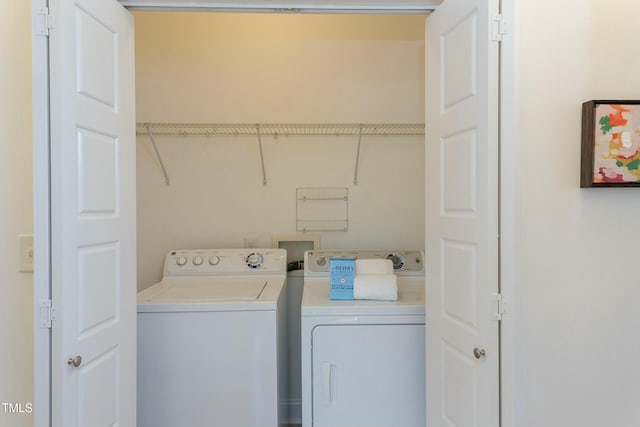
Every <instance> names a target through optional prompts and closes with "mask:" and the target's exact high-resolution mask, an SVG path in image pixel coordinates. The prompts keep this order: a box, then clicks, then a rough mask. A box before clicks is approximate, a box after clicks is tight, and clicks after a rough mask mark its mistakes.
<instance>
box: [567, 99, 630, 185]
mask: <svg viewBox="0 0 640 427" xmlns="http://www.w3.org/2000/svg"><path fill="white" fill-rule="evenodd" d="M580 187H582V188H590V187H640V101H595V100H594V101H589V102H585V103H584V104H582V166H581V168H580Z"/></svg>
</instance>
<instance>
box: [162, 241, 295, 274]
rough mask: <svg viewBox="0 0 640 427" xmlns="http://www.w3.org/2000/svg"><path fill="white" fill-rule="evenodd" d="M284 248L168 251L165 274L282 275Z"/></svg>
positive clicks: (284, 271) (285, 269)
mask: <svg viewBox="0 0 640 427" xmlns="http://www.w3.org/2000/svg"><path fill="white" fill-rule="evenodd" d="M286 264H287V253H286V251H285V250H284V249H253V248H252V249H184V250H173V251H170V252H169V253H168V254H167V256H166V258H165V261H164V275H165V277H170V276H210V275H225V274H229V275H231V274H242V275H244V274H285V273H286V272H287V265H286Z"/></svg>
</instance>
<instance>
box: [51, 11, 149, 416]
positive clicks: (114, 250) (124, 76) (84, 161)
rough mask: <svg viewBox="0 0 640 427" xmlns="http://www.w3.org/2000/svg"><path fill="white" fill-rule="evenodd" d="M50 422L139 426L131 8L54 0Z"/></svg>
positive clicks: (52, 43)
mask: <svg viewBox="0 0 640 427" xmlns="http://www.w3.org/2000/svg"><path fill="white" fill-rule="evenodd" d="M49 10H50V11H49V13H50V14H51V15H52V17H53V20H52V22H53V28H52V29H51V31H50V35H49V58H50V62H49V65H50V91H51V92H50V108H51V110H50V111H51V123H50V131H51V268H52V277H51V280H52V284H51V287H52V300H53V306H54V308H55V320H54V322H53V326H52V349H51V352H52V354H51V376H52V378H51V381H52V382H51V399H52V414H51V416H52V425H53V426H54V427H76V426H116V425H117V426H120V427H133V426H135V419H136V417H135V414H136V411H135V405H136V389H135V377H136V329H135V324H136V323H135V315H136V299H135V294H136V245H135V242H136V228H135V224H136V210H135V206H136V201H135V111H134V101H135V98H134V96H135V95H134V35H133V17H132V16H131V14H130V13H129V12H128V11H126V10H125V9H124V8H123V7H122V6H121V5H120V4H119V3H118V2H117V1H116V0H51V2H50V5H49Z"/></svg>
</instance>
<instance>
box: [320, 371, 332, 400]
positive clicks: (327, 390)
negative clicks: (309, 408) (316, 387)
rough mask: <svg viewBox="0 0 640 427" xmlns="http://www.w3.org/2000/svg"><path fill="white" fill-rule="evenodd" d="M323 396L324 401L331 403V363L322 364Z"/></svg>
mask: <svg viewBox="0 0 640 427" xmlns="http://www.w3.org/2000/svg"><path fill="white" fill-rule="evenodd" d="M322 394H323V396H324V401H325V402H328V403H331V363H329V362H324V363H323V364H322Z"/></svg>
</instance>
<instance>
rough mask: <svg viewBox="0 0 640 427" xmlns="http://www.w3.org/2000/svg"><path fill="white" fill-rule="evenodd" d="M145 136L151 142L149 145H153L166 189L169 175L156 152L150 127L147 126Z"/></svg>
mask: <svg viewBox="0 0 640 427" xmlns="http://www.w3.org/2000/svg"><path fill="white" fill-rule="evenodd" d="M147 134H148V135H149V139H150V140H151V145H153V150H154V151H155V152H156V157H157V158H158V162H159V163H160V168H162V174H163V175H164V183H165V185H166V186H167V187H168V186H169V174H168V173H167V168H166V167H165V166H164V162H163V161H162V157H161V156H160V152H159V151H158V146H157V145H156V141H155V139H154V138H153V133H151V127H150V126H147Z"/></svg>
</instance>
